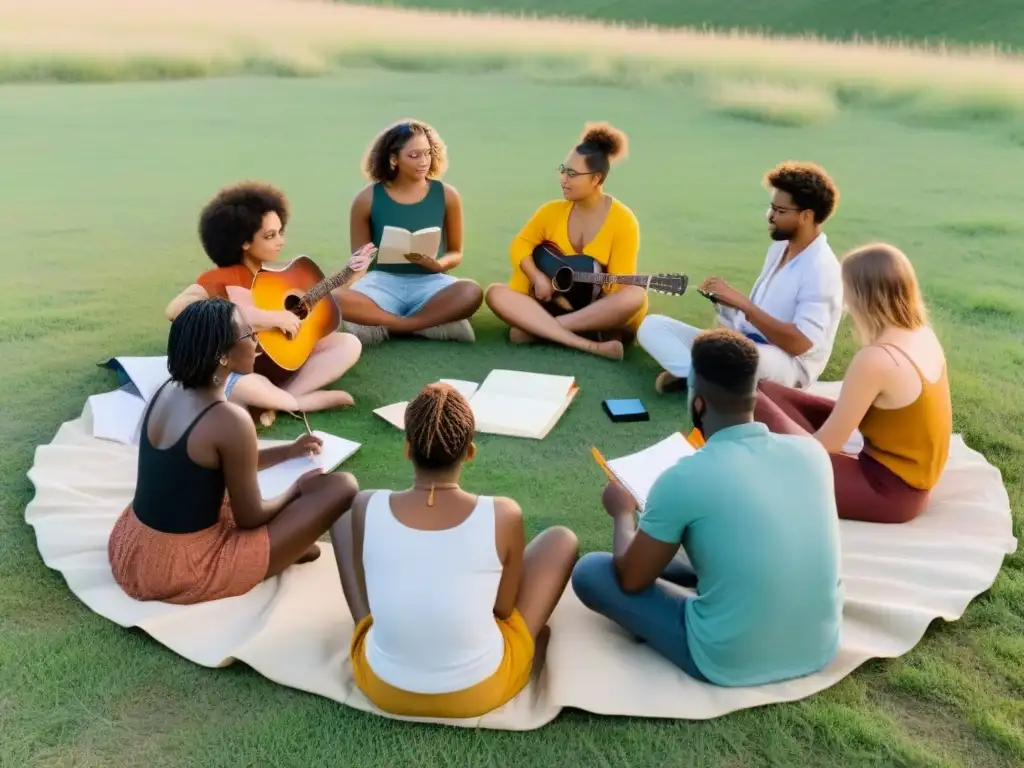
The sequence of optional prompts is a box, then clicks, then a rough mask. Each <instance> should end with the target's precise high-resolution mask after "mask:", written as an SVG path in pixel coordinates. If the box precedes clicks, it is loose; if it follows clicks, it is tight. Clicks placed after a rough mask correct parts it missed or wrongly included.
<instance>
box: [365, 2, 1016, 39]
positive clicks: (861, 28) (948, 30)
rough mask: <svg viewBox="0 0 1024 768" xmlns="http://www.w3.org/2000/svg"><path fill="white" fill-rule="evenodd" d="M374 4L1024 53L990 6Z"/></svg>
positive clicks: (1012, 26)
mask: <svg viewBox="0 0 1024 768" xmlns="http://www.w3.org/2000/svg"><path fill="white" fill-rule="evenodd" d="M368 2H370V3H373V4H375V5H385V6H405V7H409V8H438V9H443V10H464V9H465V10H474V11H478V10H479V11H499V12H502V13H516V12H519V13H524V14H538V15H545V16H562V17H577V18H592V19H608V20H610V21H617V22H627V23H646V24H657V25H659V26H673V27H694V28H698V29H703V28H707V29H718V30H732V29H738V30H746V31H751V32H763V33H765V34H771V35H819V36H823V37H826V38H829V39H833V40H851V39H857V38H860V39H868V40H871V39H882V40H886V39H888V40H908V41H915V42H921V43H926V44H934V45H939V44H954V45H981V46H991V45H997V46H999V47H1002V48H1006V49H1011V50H1024V5H1021V4H1020V3H1019V2H1017V0H988V2H986V3H985V5H984V11H983V12H979V6H978V4H977V3H974V2H971V0H848V1H847V0H776V2H773V3H771V5H770V6H768V5H766V4H765V3H763V2H759V0H731V1H730V2H720V0H514V1H513V2H503V1H502V0H368Z"/></svg>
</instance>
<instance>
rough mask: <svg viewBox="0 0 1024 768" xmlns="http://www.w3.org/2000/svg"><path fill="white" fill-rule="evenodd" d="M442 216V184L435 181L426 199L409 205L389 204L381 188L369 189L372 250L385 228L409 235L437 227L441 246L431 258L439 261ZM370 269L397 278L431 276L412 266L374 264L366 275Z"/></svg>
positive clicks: (443, 249)
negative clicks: (408, 232)
mask: <svg viewBox="0 0 1024 768" xmlns="http://www.w3.org/2000/svg"><path fill="white" fill-rule="evenodd" d="M444 215H445V203H444V182H442V181H440V180H438V179H431V180H430V190H429V191H428V192H427V196H426V197H424V198H423V199H422V200H420V201H419V202H418V203H412V204H411V205H407V204H405V203H397V202H395V201H394V200H392V199H391V196H390V195H389V194H388V193H387V190H386V189H384V185H383V184H381V183H379V182H378V183H377V184H374V185H373V202H372V203H371V204H370V236H371V237H372V238H373V244H374V245H376V246H380V239H381V235H382V234H383V233H384V227H385V226H391V227H402V228H403V229H407V230H409V231H410V232H415V231H416V230H418V229H426V228H427V227H441V245H440V247H439V248H438V250H437V254H436V255H435V258H440V257H441V256H443V255H444V254H445V253H446V252H447V251H448V243H447V238H446V236H445V231H444ZM374 269H379V270H380V271H381V272H391V273H393V274H400V275H431V274H434V273H433V272H431V271H430V270H428V269H424V268H423V267H421V266H419V265H418V264H413V263H412V262H410V263H408V264H377V262H376V261H374V262H373V264H372V265H371V266H370V269H369V270H368V271H372V270H374Z"/></svg>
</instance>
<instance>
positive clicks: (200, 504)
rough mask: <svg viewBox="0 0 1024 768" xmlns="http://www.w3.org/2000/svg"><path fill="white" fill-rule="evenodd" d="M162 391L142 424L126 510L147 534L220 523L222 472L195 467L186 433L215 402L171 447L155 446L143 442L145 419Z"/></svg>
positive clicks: (185, 530) (189, 530)
mask: <svg viewBox="0 0 1024 768" xmlns="http://www.w3.org/2000/svg"><path fill="white" fill-rule="evenodd" d="M168 383H170V382H165V384H164V386H167V384H168ZM163 388H164V387H163V386H162V387H160V389H159V390H157V393H156V395H155V396H154V397H153V399H152V401H150V404H149V408H148V409H146V416H145V418H144V419H143V420H142V434H141V435H140V437H139V472H138V479H137V480H136V483H135V499H134V500H133V501H132V509H133V510H134V511H135V516H136V517H137V518H138V519H139V521H140V522H141V523H142V524H143V525H146V526H148V527H149V528H152V529H153V530H156V531H161V532H163V533H195V532H196V531H201V530H203V529H205V528H209V527H210V526H211V525H214V524H215V523H216V522H217V521H218V520H219V519H220V507H221V503H222V502H223V500H224V487H225V484H224V471H223V470H222V469H221V468H220V467H217V468H216V469H210V468H208V467H201V466H199V465H198V464H196V463H195V462H194V461H192V459H191V458H190V457H189V455H188V437H189V435H191V434H192V430H193V429H195V426H196V424H198V423H199V420H200V419H202V418H203V416H205V415H206V412H207V411H209V410H210V409H211V408H213V406H215V405H217V403H211V404H210V405H208V406H207V407H206V408H204V409H203V410H202V411H201V412H200V414H199V415H198V416H196V418H195V419H193V421H192V423H191V424H189V425H188V429H186V430H185V433H184V434H183V435H182V436H181V437H179V438H178V440H177V442H175V443H174V445H172V446H170V447H169V448H164V449H160V448H156V447H155V446H154V445H153V444H152V443H151V442H149V415H150V413H152V411H153V405H154V404H155V403H156V401H157V398H158V397H159V396H160V393H161V392H162V391H163Z"/></svg>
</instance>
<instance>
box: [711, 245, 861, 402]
mask: <svg viewBox="0 0 1024 768" xmlns="http://www.w3.org/2000/svg"><path fill="white" fill-rule="evenodd" d="M788 245H789V241H788V240H780V241H777V242H773V243H772V244H771V246H770V247H769V248H768V254H767V256H766V257H765V260H764V267H763V268H762V269H761V274H760V276H758V278H757V280H756V281H755V282H754V287H753V288H751V290H750V301H751V302H752V303H753V304H754V306H756V307H758V308H759V309H760V310H761V311H762V312H766V313H767V314H769V315H771V316H772V317H774V318H775V319H776V320H779V321H780V322H783V323H792V324H793V325H795V326H796V328H797V330H798V331H800V333H802V334H803V335H804V336H806V337H807V338H808V340H810V342H811V348H810V349H809V350H807V352H805V353H804V354H802V355H800V356H799V357H796V358H795V359H794V362H795V363H796V365H797V367H798V368H799V369H800V372H801V378H802V379H803V380H802V381H801V382H800V385H801V386H803V387H807V386H809V385H810V384H812V383H814V382H815V381H817V379H818V377H819V376H820V375H821V372H822V371H824V370H825V366H826V365H828V360H829V358H830V357H831V356H832V347H833V345H834V344H835V340H836V333H837V332H838V331H839V322H840V320H842V317H843V278H842V271H841V268H840V265H839V260H838V259H837V258H836V255H835V254H834V253H833V252H832V248H831V247H830V246H829V244H828V238H827V237H825V234H824V233H822V234H820V235H818V237H816V238H815V239H814V240H813V241H812V242H811V244H810V245H808V246H807V247H806V248H805V249H804V250H803V251H801V252H800V253H799V254H798V255H797V256H796V258H794V259H791V260H790V261H789V263H787V264H786V265H785V266H784V267H782V269H779V270H778V271H776V267H777V266H778V263H779V261H780V260H781V259H782V256H783V254H784V253H785V252H786V247H787V246H788ZM719 315H720V316H721V320H722V324H723V325H725V326H727V327H729V328H732V329H733V330H735V331H739V332H740V333H752V334H757V335H759V336H764V334H763V333H762V332H761V331H759V330H758V329H757V328H756V327H754V325H753V324H751V323H750V321H749V320H747V317H746V315H744V314H743V313H742V312H738V311H736V310H730V309H728V308H726V307H722V306H721V305H719Z"/></svg>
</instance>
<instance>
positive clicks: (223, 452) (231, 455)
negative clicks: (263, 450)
mask: <svg viewBox="0 0 1024 768" xmlns="http://www.w3.org/2000/svg"><path fill="white" fill-rule="evenodd" d="M216 417H217V419H218V420H219V422H220V423H219V424H217V425H216V426H217V429H216V434H217V452H218V454H219V455H220V464H221V468H222V469H223V471H224V480H225V483H226V485H227V491H228V497H229V498H230V499H231V510H232V512H233V513H234V515H235V522H237V523H238V527H239V528H258V527H260V526H261V525H264V524H266V523H267V522H269V521H270V520H272V519H273V518H274V517H275V516H276V515H277V514H278V513H279V512H280V511H281V510H282V509H284V508H285V506H287V505H288V504H290V503H291V502H292V501H294V500H295V499H296V498H297V497H298V486H297V485H292V486H291V487H290V488H289V489H288V490H287V491H285V492H284V493H282V494H281V495H280V496H277V497H276V498H273V499H268V500H264V499H263V497H262V495H261V494H260V487H259V481H258V480H257V478H256V472H257V471H258V467H259V443H258V439H257V437H256V427H255V425H254V424H253V422H252V419H251V418H249V414H248V413H246V412H245V410H244V409H243V408H241V407H240V406H237V405H234V404H233V403H228V404H226V405H225V406H221V407H218V408H217V414H216Z"/></svg>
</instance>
